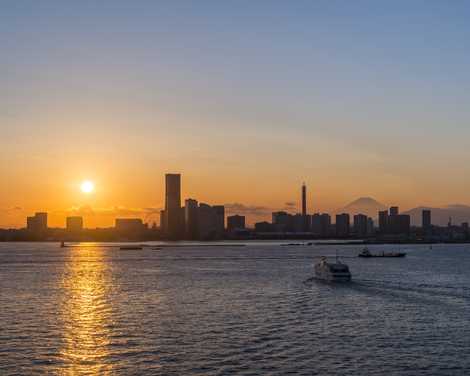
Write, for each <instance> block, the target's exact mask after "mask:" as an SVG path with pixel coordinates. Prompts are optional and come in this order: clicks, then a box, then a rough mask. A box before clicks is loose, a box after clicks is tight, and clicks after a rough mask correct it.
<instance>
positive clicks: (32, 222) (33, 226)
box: [26, 212, 47, 233]
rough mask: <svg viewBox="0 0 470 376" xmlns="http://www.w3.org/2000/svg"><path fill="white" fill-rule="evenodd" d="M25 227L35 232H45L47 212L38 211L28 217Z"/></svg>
mask: <svg viewBox="0 0 470 376" xmlns="http://www.w3.org/2000/svg"><path fill="white" fill-rule="evenodd" d="M26 228H27V229H28V230H29V231H31V232H35V233H42V232H45V231H46V230H47V213H44V212H38V213H36V214H34V216H33V217H28V218H27V219H26Z"/></svg>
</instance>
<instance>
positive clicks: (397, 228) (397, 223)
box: [388, 214, 411, 235]
mask: <svg viewBox="0 0 470 376" xmlns="http://www.w3.org/2000/svg"><path fill="white" fill-rule="evenodd" d="M388 221H389V222H388V233H390V234H393V235H408V234H409V233H410V230H411V219H410V216H409V215H406V214H398V215H391V216H390V217H389V218H388Z"/></svg>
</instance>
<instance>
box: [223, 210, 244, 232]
mask: <svg viewBox="0 0 470 376" xmlns="http://www.w3.org/2000/svg"><path fill="white" fill-rule="evenodd" d="M244 229H245V216H244V215H237V214H236V215H229V216H228V217H227V231H229V232H233V231H235V230H244Z"/></svg>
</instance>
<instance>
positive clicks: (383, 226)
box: [379, 210, 388, 234]
mask: <svg viewBox="0 0 470 376" xmlns="http://www.w3.org/2000/svg"><path fill="white" fill-rule="evenodd" d="M379 232H380V233H381V234H386V233H387V232H388V211H387V210H383V211H379Z"/></svg>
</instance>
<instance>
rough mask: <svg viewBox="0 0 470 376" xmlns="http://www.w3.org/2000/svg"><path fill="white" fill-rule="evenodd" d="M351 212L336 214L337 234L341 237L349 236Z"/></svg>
mask: <svg viewBox="0 0 470 376" xmlns="http://www.w3.org/2000/svg"><path fill="white" fill-rule="evenodd" d="M349 222H350V221H349V214H348V213H343V214H337V215H336V235H338V236H340V237H344V236H349V226H350V223H349Z"/></svg>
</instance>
